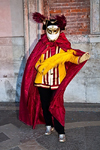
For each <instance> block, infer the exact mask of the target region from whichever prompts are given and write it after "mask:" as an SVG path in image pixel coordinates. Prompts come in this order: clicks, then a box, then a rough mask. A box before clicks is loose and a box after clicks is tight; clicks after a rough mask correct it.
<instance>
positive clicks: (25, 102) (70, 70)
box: [19, 33, 86, 128]
mask: <svg viewBox="0 0 100 150" xmlns="http://www.w3.org/2000/svg"><path fill="white" fill-rule="evenodd" d="M47 45H49V46H59V47H60V48H62V49H63V50H64V51H67V49H71V44H70V42H69V41H68V40H67V39H66V37H65V34H64V33H61V34H60V36H59V38H58V39H57V40H56V41H55V42H49V41H48V38H47V36H46V34H44V35H42V37H41V39H40V40H39V42H38V43H37V45H36V46H35V48H34V50H33V51H32V53H31V55H30V57H29V58H28V60H27V64H26V67H25V71H24V75H23V80H22V86H21V97H20V108H19V119H20V120H21V121H23V122H24V123H26V124H27V125H31V126H33V128H35V126H36V124H43V123H45V121H44V117H43V112H42V107H41V102H40V96H39V92H38V88H37V87H35V86H34V80H35V77H36V74H37V71H36V69H35V64H36V62H37V61H38V59H39V58H40V56H41V54H42V53H44V52H45V49H46V48H47ZM76 51H77V55H78V56H81V55H83V54H84V52H82V51H80V50H76ZM85 62H86V61H85ZM85 62H84V63H81V64H79V65H76V64H73V63H70V62H67V63H66V71H67V74H66V77H65V78H64V80H63V81H62V83H61V84H60V86H59V88H58V89H57V91H56V92H55V94H54V95H53V97H52V101H51V104H50V107H49V110H50V112H51V114H52V115H53V116H54V117H55V118H56V119H57V120H58V121H59V122H60V123H61V124H62V125H63V126H64V123H65V121H64V118H65V108H64V105H63V104H64V101H63V94H64V91H65V88H66V87H67V85H68V84H69V82H70V81H71V80H72V79H73V77H74V76H75V75H76V74H77V73H78V71H79V70H80V69H81V68H82V67H83V65H84V64H85Z"/></svg>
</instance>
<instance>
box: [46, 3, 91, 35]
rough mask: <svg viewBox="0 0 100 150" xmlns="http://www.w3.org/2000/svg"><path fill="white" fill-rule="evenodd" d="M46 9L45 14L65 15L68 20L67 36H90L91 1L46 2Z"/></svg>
mask: <svg viewBox="0 0 100 150" xmlns="http://www.w3.org/2000/svg"><path fill="white" fill-rule="evenodd" d="M44 7H45V9H44V13H45V14H48V13H49V14H50V15H51V16H55V15H61V14H64V15H65V17H66V20H67V26H66V28H67V31H64V32H65V34H89V32H90V0H84V1H83V0H67V1H66V0H44ZM48 8H49V9H48Z"/></svg>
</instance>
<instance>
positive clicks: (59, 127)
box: [54, 118, 65, 134]
mask: <svg viewBox="0 0 100 150" xmlns="http://www.w3.org/2000/svg"><path fill="white" fill-rule="evenodd" d="M54 127H55V130H56V131H57V132H58V134H65V132H64V126H62V125H61V124H60V123H59V121H58V120H57V119H56V118H54Z"/></svg>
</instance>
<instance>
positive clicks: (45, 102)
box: [38, 87, 65, 134]
mask: <svg viewBox="0 0 100 150" xmlns="http://www.w3.org/2000/svg"><path fill="white" fill-rule="evenodd" d="M38 89H39V94H40V99H41V103H42V109H43V115H44V119H45V122H46V126H52V127H53V123H52V115H51V113H50V111H49V105H50V101H51V98H52V95H53V93H54V92H55V90H51V89H50V88H42V87H38ZM54 127H55V129H56V131H57V132H58V134H64V133H65V132H64V127H63V126H62V125H61V124H60V123H59V122H58V121H57V119H56V118H54Z"/></svg>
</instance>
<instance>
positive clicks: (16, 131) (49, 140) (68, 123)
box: [0, 103, 100, 150]
mask: <svg viewBox="0 0 100 150" xmlns="http://www.w3.org/2000/svg"><path fill="white" fill-rule="evenodd" d="M0 104H1V105H0V150H100V104H78V103H76V104H75V103H71V104H70V103H68V104H66V103H65V110H66V116H65V133H66V142H65V143H59V141H58V134H57V132H56V131H54V132H53V133H52V134H51V135H49V136H45V135H44V132H45V125H37V126H36V128H35V129H32V127H31V126H28V125H26V124H24V123H23V122H21V121H19V119H18V115H19V104H18V103H0Z"/></svg>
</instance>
